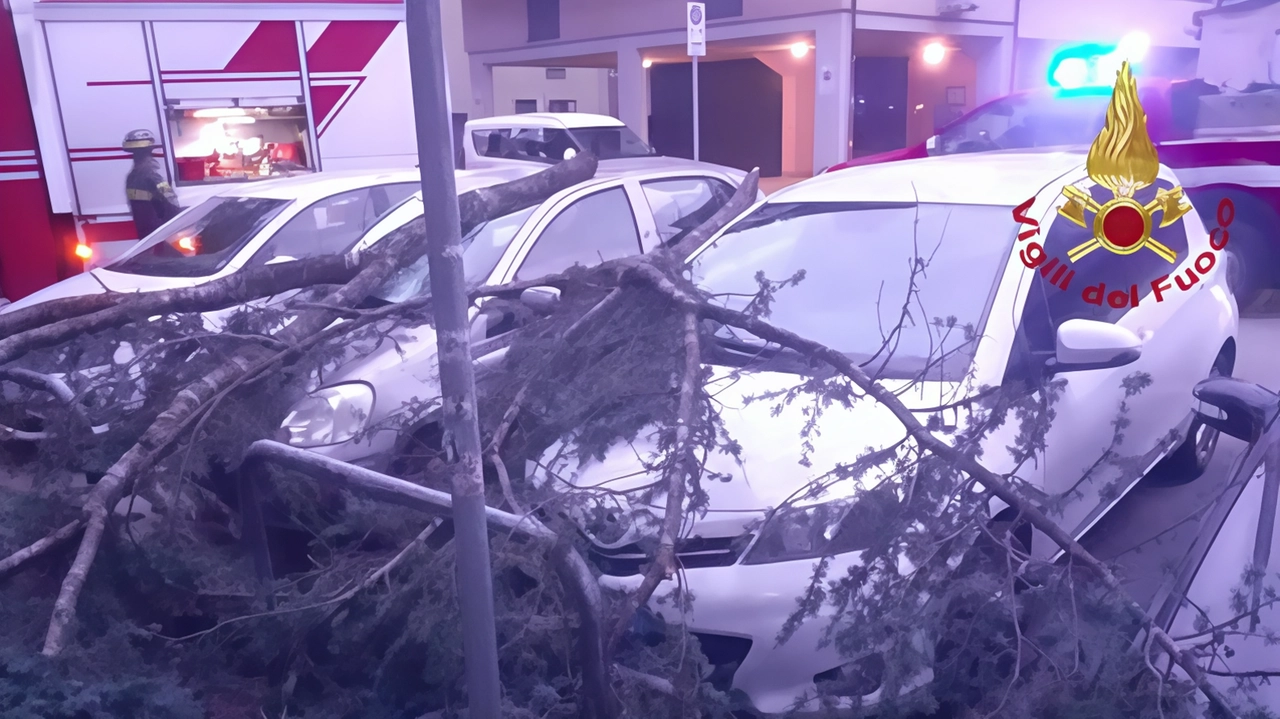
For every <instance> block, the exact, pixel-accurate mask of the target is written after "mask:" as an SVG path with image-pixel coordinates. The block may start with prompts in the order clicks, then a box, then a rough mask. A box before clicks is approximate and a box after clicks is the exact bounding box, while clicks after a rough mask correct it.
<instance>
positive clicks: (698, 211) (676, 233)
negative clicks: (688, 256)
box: [640, 177, 733, 245]
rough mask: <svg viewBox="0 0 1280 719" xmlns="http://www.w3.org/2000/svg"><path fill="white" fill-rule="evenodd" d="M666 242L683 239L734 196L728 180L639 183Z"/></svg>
mask: <svg viewBox="0 0 1280 719" xmlns="http://www.w3.org/2000/svg"><path fill="white" fill-rule="evenodd" d="M640 189H641V190H643V191H644V197H645V200H647V201H648V203H649V209H650V210H651V211H652V212H653V219H654V221H655V223H656V224H657V226H658V238H659V240H661V242H662V244H664V245H673V244H675V243H677V242H679V241H680V240H683V239H684V238H685V236H686V235H688V234H689V233H690V232H692V231H693V230H694V228H696V227H697V226H698V225H701V224H702V223H704V222H706V221H707V220H709V219H711V216H712V215H714V214H715V213H716V212H718V211H719V210H720V208H721V207H724V206H725V203H727V202H728V201H729V198H731V197H733V189H732V188H731V187H729V185H728V183H725V182H722V181H720V180H716V179H713V178H710V177H688V178H682V179H678V180H653V181H650V182H642V183H640Z"/></svg>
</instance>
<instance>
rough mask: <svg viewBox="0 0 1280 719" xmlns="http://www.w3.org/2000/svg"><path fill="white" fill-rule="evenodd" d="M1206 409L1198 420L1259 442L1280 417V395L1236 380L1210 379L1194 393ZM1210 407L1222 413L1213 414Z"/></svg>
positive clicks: (1199, 411)
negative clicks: (1206, 406) (1278, 415)
mask: <svg viewBox="0 0 1280 719" xmlns="http://www.w3.org/2000/svg"><path fill="white" fill-rule="evenodd" d="M1191 394H1192V396H1194V397H1195V398H1196V399H1198V400H1200V402H1201V403H1202V406H1201V407H1199V408H1197V409H1196V417H1197V418H1198V419H1199V420H1200V421H1202V422H1204V423H1205V424H1206V425H1208V426H1210V427H1213V428H1214V429H1216V430H1218V431H1220V432H1222V433H1223V434H1226V435H1229V436H1231V437H1235V438H1236V439H1239V440H1243V441H1245V442H1249V443H1253V442H1256V441H1258V438H1259V437H1261V436H1262V433H1263V432H1264V431H1266V429H1267V427H1268V426H1269V425H1270V424H1271V422H1272V421H1274V420H1275V418H1276V415H1277V414H1280V395H1277V394H1275V393H1274V392H1272V391H1270V390H1268V389H1266V388H1265V387H1260V386H1258V385H1256V384H1254V383H1252V382H1245V381H1244V380H1241V379H1236V378H1234V377H1210V378H1209V379H1206V380H1201V381H1200V383H1199V384H1197V385H1196V386H1195V389H1193V390H1191ZM1203 405H1209V406H1210V407H1212V408H1213V409H1215V410H1217V411H1218V413H1219V414H1209V413H1208V412H1206V411H1205V408H1204V406H1203Z"/></svg>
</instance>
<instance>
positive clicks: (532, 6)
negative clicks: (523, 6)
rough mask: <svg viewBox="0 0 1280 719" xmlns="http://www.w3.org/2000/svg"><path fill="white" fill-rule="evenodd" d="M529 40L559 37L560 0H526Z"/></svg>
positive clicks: (538, 40)
mask: <svg viewBox="0 0 1280 719" xmlns="http://www.w3.org/2000/svg"><path fill="white" fill-rule="evenodd" d="M526 2H527V7H528V11H529V42H543V41H544V40H559V39H560V0H526Z"/></svg>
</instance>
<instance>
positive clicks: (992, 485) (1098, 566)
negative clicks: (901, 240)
mask: <svg viewBox="0 0 1280 719" xmlns="http://www.w3.org/2000/svg"><path fill="white" fill-rule="evenodd" d="M632 275H633V276H635V277H636V278H637V279H640V280H642V281H644V282H647V283H648V284H650V285H651V286H652V287H654V288H655V289H657V290H658V291H660V292H662V293H663V294H665V295H667V297H669V298H670V299H671V300H672V301H673V302H675V303H676V304H677V305H678V306H679V307H681V308H683V309H684V310H685V311H686V312H692V313H696V314H697V315H698V316H700V317H703V318H706V319H711V320H714V321H716V322H720V323H721V324H725V325H729V326H731V327H736V328H738V329H741V330H745V331H747V332H750V333H751V334H753V335H755V336H756V337H759V338H761V339H763V340H767V341H769V342H773V343H775V344H778V345H780V346H782V347H786V348H789V349H792V350H795V351H796V352H799V353H801V354H802V355H804V356H806V357H809V358H812V359H816V360H819V361H821V362H823V363H825V364H827V365H829V366H830V367H832V368H833V369H835V370H836V371H837V372H839V373H840V374H842V375H844V376H845V377H846V378H848V379H849V380H850V381H852V382H853V383H854V384H855V385H857V386H858V388H859V389H861V390H862V391H863V392H865V393H866V394H867V395H869V396H870V397H872V398H873V399H875V400H876V401H877V402H879V403H880V404H881V405H882V406H884V407H885V408H886V409H888V410H889V411H890V412H891V413H892V414H893V416H894V417H895V418H896V419H897V420H898V421H899V422H900V423H901V424H902V426H903V427H904V428H905V429H906V431H907V433H908V434H910V435H911V437H912V439H914V440H915V441H916V442H917V444H918V445H919V446H920V448H921V449H923V450H925V451H928V452H930V453H932V454H934V455H935V456H937V457H940V458H942V459H943V460H945V461H947V462H949V463H950V464H951V465H952V466H954V467H956V468H957V469H959V470H961V471H963V472H964V473H966V474H968V475H969V476H970V477H971V478H972V479H974V480H976V481H977V482H978V483H979V484H981V485H982V487H983V488H984V489H986V490H987V491H989V492H991V493H992V494H994V495H995V496H996V497H999V498H1000V499H1001V500H1003V501H1004V502H1005V503H1006V504H1008V505H1009V506H1010V507H1013V508H1015V509H1016V510H1017V511H1018V513H1019V514H1020V515H1021V516H1022V517H1023V518H1024V519H1025V520H1026V521H1027V522H1028V523H1029V524H1031V525H1032V526H1033V527H1035V528H1036V529H1038V530H1040V531H1041V532H1042V533H1044V534H1045V535H1046V536H1047V537H1049V539H1050V540H1052V541H1053V543H1054V544H1056V545H1058V547H1060V548H1061V549H1063V550H1064V551H1065V552H1066V553H1067V555H1068V556H1070V557H1071V559H1072V560H1073V561H1075V562H1077V563H1079V564H1080V565H1081V566H1084V567H1086V568H1088V569H1089V570H1090V571H1091V572H1092V573H1093V574H1094V576H1096V577H1097V578H1098V580H1099V581H1101V582H1102V584H1103V586H1105V587H1106V588H1107V589H1108V590H1110V591H1112V592H1114V593H1115V594H1116V596H1119V597H1122V598H1124V602H1125V608H1126V611H1128V612H1129V614H1131V615H1132V616H1133V617H1134V618H1135V619H1136V620H1138V621H1140V622H1141V624H1142V626H1143V627H1145V628H1146V629H1147V631H1148V632H1149V633H1150V634H1151V638H1152V642H1153V643H1154V644H1155V645H1156V646H1158V647H1159V648H1160V649H1161V651H1163V652H1164V653H1165V654H1167V655H1168V656H1169V657H1170V658H1171V659H1172V660H1173V661H1174V662H1175V663H1177V665H1178V666H1179V667H1181V668H1182V670H1183V671H1185V672H1186V673H1187V676H1188V677H1190V678H1191V680H1192V681H1193V682H1194V683H1195V685H1196V687H1197V688H1198V689H1199V690H1200V691H1201V692H1202V693H1203V694H1204V695H1205V697H1206V698H1207V699H1208V700H1209V702H1210V703H1211V704H1213V706H1214V707H1215V708H1216V709H1217V710H1218V711H1219V712H1220V713H1221V714H1222V716H1223V717H1236V716H1237V714H1236V713H1235V711H1234V710H1233V709H1232V708H1231V705H1230V704H1229V703H1228V702H1227V699H1226V697H1225V696H1223V694H1222V693H1221V692H1220V691H1219V690H1218V689H1217V688H1216V687H1214V686H1213V684H1211V683H1210V682H1209V679H1208V676H1207V675H1206V673H1205V671H1204V670H1203V669H1202V668H1201V667H1200V666H1199V665H1198V664H1196V661H1195V657H1193V656H1192V655H1191V654H1190V653H1189V652H1187V651H1185V650H1183V649H1182V648H1181V647H1179V646H1178V644H1177V642H1175V641H1174V640H1173V639H1172V638H1171V637H1170V636H1169V635H1168V633H1166V632H1165V631H1164V630H1163V629H1161V628H1160V627H1158V626H1156V625H1155V623H1154V621H1153V620H1152V618H1151V617H1150V615H1148V614H1147V612H1146V611H1145V610H1144V609H1143V608H1142V607H1141V606H1140V605H1139V604H1138V603H1137V602H1135V601H1134V600H1133V599H1132V598H1131V597H1129V595H1128V592H1127V591H1126V590H1125V588H1124V586H1123V585H1122V584H1121V582H1120V580H1119V578H1117V577H1116V576H1115V574H1114V573H1113V572H1112V571H1111V570H1110V568H1108V567H1107V566H1106V564H1104V563H1103V562H1102V561H1100V560H1099V559H1098V558H1097V557H1094V556H1093V555H1092V554H1091V553H1090V552H1089V551H1088V550H1086V549H1085V548H1084V547H1083V546H1082V545H1081V544H1080V543H1079V542H1077V541H1076V540H1075V539H1074V538H1073V537H1072V536H1071V535H1069V534H1067V532H1066V531H1065V530H1063V529H1062V528H1061V527H1059V526H1058V525H1057V523H1056V522H1054V521H1053V520H1051V519H1050V518H1049V517H1048V516H1046V515H1045V514H1044V512H1042V511H1041V510H1040V508H1039V507H1036V506H1035V505H1034V504H1032V503H1031V502H1030V501H1028V500H1027V499H1026V498H1025V497H1024V496H1022V494H1021V493H1020V492H1018V491H1017V490H1016V489H1015V488H1014V487H1013V486H1012V485H1011V484H1009V483H1008V482H1007V481H1006V480H1005V479H1004V478H1003V477H1001V476H999V475H997V474H995V473H994V472H992V471H991V470H989V469H987V468H986V467H983V466H982V465H981V464H979V463H978V462H977V460H975V459H974V458H973V457H971V456H969V455H966V454H963V453H961V452H960V451H958V450H957V449H956V448H954V447H952V446H951V445H949V444H947V443H946V442H945V441H943V440H941V439H939V438H938V437H937V436H935V435H934V434H933V433H932V432H930V431H929V430H928V429H926V428H925V427H924V425H922V424H921V423H920V421H919V420H918V419H917V418H916V416H915V415H914V414H913V413H912V412H911V410H909V409H908V408H907V407H906V405H904V404H903V403H902V401H901V400H900V399H899V398H898V397H897V396H896V395H895V394H894V393H893V392H891V391H890V390H888V389H886V388H885V387H883V386H882V385H880V384H879V383H878V382H875V381H873V380H872V379H871V378H870V377H868V376H867V374H866V373H865V372H864V371H863V370H862V369H861V368H860V367H858V366H857V365H856V364H854V363H853V361H852V360H850V359H849V358H848V357H846V356H845V355H843V354H841V353H839V352H837V351H835V350H833V349H831V348H830V347H827V346H825V345H822V344H820V343H818V342H814V341H812V340H808V339H805V338H803V337H800V336H799V335H796V334H795V333H792V332H790V331H787V330H784V329H781V328H779V327H775V326H773V325H771V324H769V323H768V322H765V321H763V320H761V319H759V318H756V317H751V316H748V315H745V314H743V313H741V312H736V311H733V310H730V309H727V308H724V307H719V306H716V305H713V304H710V303H707V302H704V301H703V300H702V299H701V298H699V297H697V296H695V295H694V294H692V293H691V292H689V291H687V290H685V289H684V288H681V287H679V286H677V285H676V284H675V283H674V282H673V281H672V280H671V279H670V278H668V277H667V276H666V275H664V274H663V273H662V272H661V271H660V270H659V269H658V268H656V267H654V266H652V265H637V266H635V267H634V269H633V271H632Z"/></svg>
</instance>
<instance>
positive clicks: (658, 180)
mask: <svg viewBox="0 0 1280 719" xmlns="http://www.w3.org/2000/svg"><path fill="white" fill-rule="evenodd" d="M744 177H745V174H744V173H742V172H740V171H737V170H724V171H720V170H715V169H713V168H711V167H708V166H702V167H696V166H695V167H686V168H673V169H667V170H662V171H652V172H647V173H632V172H617V171H612V170H607V169H603V168H602V169H600V170H598V171H597V172H596V176H595V178H593V179H591V180H588V181H587V182H584V183H581V184H579V185H575V186H573V187H571V188H568V189H566V190H562V191H561V192H559V193H557V194H555V195H553V196H552V197H550V198H549V199H547V200H546V201H544V202H543V203H541V204H539V205H536V206H534V207H529V208H526V209H524V210H520V211H519V212H515V213H512V214H510V215H507V216H505V217H500V218H497V219H494V220H492V221H490V222H488V223H486V224H483V225H481V226H479V227H476V228H475V229H474V230H473V231H472V232H471V233H470V234H469V235H467V237H465V238H463V244H464V246H465V250H464V255H463V265H464V267H465V269H466V274H467V281H468V284H500V283H505V282H511V281H515V280H523V279H536V278H538V277H542V276H544V275H548V274H552V273H555V272H561V271H564V270H565V269H568V268H569V267H572V266H574V265H582V266H591V265H595V264H598V263H600V262H602V261H605V260H611V259H616V258H620V257H627V256H631V255H638V254H641V253H644V252H648V251H650V250H652V249H654V248H656V247H660V246H662V245H664V244H669V243H674V242H678V241H679V240H681V239H682V238H683V237H684V236H685V235H686V234H688V233H689V232H691V231H692V230H694V229H695V228H696V227H697V226H698V225H700V224H702V223H703V222H704V221H705V220H707V219H709V218H710V217H711V216H712V215H713V214H715V213H716V212H717V211H718V210H719V209H720V208H721V207H723V206H724V204H725V203H726V202H728V200H729V199H730V198H731V197H732V196H733V194H734V192H735V191H736V188H737V186H738V185H739V184H740V183H741V182H742V180H743V179H744ZM761 199H764V195H763V193H757V200H761ZM421 216H422V199H421V194H420V193H419V194H418V195H416V196H415V197H414V198H411V199H410V200H408V201H407V202H405V203H404V204H403V205H402V206H401V207H399V208H397V209H396V210H395V211H394V212H392V213H391V214H390V215H388V216H387V217H386V218H385V219H384V220H382V222H380V223H379V224H378V225H377V226H376V227H375V228H373V230H371V231H370V232H369V234H368V235H367V236H366V237H365V238H364V239H363V240H361V245H364V244H369V243H373V242H377V241H379V240H381V239H382V238H383V237H386V236H387V235H389V234H391V233H392V232H395V231H396V230H398V229H400V228H401V227H404V226H405V225H407V224H408V223H409V222H411V221H413V220H415V219H417V218H419V217H421ZM429 292H430V285H429V282H428V267H427V260H426V258H425V257H424V258H423V259H421V260H420V261H419V262H418V263H417V264H415V265H412V266H410V267H406V268H404V269H402V270H401V271H400V273H399V274H398V275H397V276H396V277H395V278H393V280H392V281H391V282H389V283H388V285H387V286H386V287H384V288H383V290H382V291H381V292H379V293H377V294H376V299H380V300H382V301H383V302H386V303H391V302H399V301H403V300H406V299H409V298H410V297H415V296H422V295H424V294H426V293H429ZM485 304H486V303H485V302H484V301H481V302H479V303H477V305H476V306H475V307H473V308H472V310H471V317H472V320H473V322H474V325H473V335H472V342H473V343H474V344H473V348H472V349H473V352H474V355H475V357H476V361H477V363H478V364H479V365H480V367H481V368H483V367H484V366H487V365H490V364H492V363H495V362H498V361H500V360H501V359H502V356H503V353H502V351H501V350H496V351H490V350H489V347H491V346H500V345H501V344H502V342H501V335H503V334H505V333H507V332H509V331H511V330H513V329H515V325H514V324H513V322H514V320H515V318H514V316H512V315H511V313H494V312H491V311H488V310H486V309H485V308H484V305H485ZM325 379H326V384H325V386H323V387H321V388H319V389H317V390H316V391H314V392H313V393H311V394H310V395H309V396H308V397H307V398H305V399H304V400H303V401H302V402H300V403H299V404H298V405H297V406H296V407H295V408H294V410H293V411H292V412H291V413H290V415H289V416H288V418H287V419H286V420H285V422H284V427H283V429H284V432H285V434H286V437H287V439H286V441H288V442H289V444H291V445H293V446H295V447H302V448H306V449H310V450H312V451H315V452H318V453H321V454H324V455H326V456H329V457H333V458H334V459H340V460H343V461H347V462H354V463H358V464H361V465H363V466H366V467H370V468H373V469H384V468H386V467H387V466H388V460H390V459H391V458H392V456H393V453H394V451H395V449H396V446H397V440H398V439H400V438H401V435H402V434H403V433H404V430H408V433H409V434H418V435H422V434H426V435H430V434H431V433H432V432H433V431H434V430H435V429H436V425H435V424H434V420H433V419H432V412H431V408H432V406H433V404H432V403H435V402H438V399H439V396H440V384H439V370H438V367H437V364H436V339H435V332H434V330H433V329H431V328H430V327H429V326H420V327H403V328H399V329H395V330H394V331H392V332H391V333H390V334H389V335H388V336H387V337H386V339H385V340H384V341H382V342H381V343H380V344H379V346H378V347H377V348H376V349H373V350H371V351H367V352H366V353H365V354H363V356H361V357H360V358H359V359H356V360H353V361H351V362H349V363H347V364H346V365H344V366H342V367H340V368H339V369H338V370H336V371H335V372H332V373H330V374H328V375H327V376H326V378H325Z"/></svg>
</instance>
